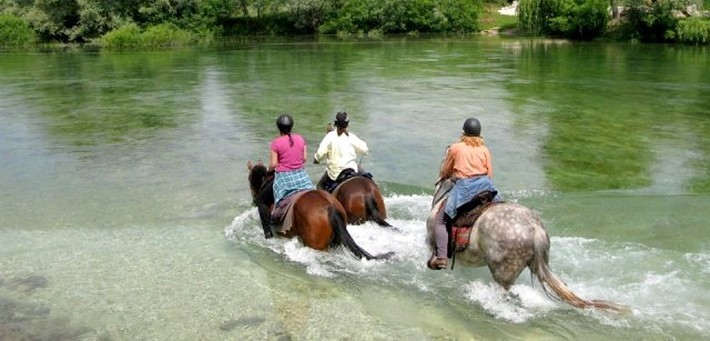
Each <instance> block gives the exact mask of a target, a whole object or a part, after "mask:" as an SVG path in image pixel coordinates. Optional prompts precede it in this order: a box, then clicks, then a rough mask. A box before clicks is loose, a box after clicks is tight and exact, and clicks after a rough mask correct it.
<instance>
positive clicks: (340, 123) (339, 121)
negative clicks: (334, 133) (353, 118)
mask: <svg viewBox="0 0 710 341" xmlns="http://www.w3.org/2000/svg"><path fill="white" fill-rule="evenodd" d="M348 123H350V119H349V118H348V113H346V112H345V111H340V112H338V113H337V114H335V126H336V127H338V128H343V129H345V128H347V127H348Z"/></svg>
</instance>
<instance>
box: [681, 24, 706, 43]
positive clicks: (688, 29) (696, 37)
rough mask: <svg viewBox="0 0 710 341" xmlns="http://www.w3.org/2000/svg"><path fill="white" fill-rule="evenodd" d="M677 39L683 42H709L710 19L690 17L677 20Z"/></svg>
mask: <svg viewBox="0 0 710 341" xmlns="http://www.w3.org/2000/svg"><path fill="white" fill-rule="evenodd" d="M676 32H677V39H678V41H679V42H681V43H685V44H709V43H710V19H703V18H699V17H692V18H688V19H684V20H680V21H678V26H676Z"/></svg>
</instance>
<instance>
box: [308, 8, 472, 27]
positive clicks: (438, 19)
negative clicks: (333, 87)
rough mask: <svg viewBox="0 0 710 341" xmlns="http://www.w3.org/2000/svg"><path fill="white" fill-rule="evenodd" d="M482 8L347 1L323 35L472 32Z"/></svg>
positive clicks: (327, 20)
mask: <svg viewBox="0 0 710 341" xmlns="http://www.w3.org/2000/svg"><path fill="white" fill-rule="evenodd" d="M479 11H480V5H479V3H478V2H477V1H471V0H440V1H434V0H344V1H343V4H342V7H340V8H339V9H338V10H336V11H333V12H331V14H330V16H329V17H328V18H327V19H326V20H325V22H324V23H323V25H321V26H320V28H319V31H320V32H321V33H339V34H347V33H356V32H360V31H362V32H369V31H372V30H376V31H378V32H382V33H383V34H386V33H411V32H473V31H476V30H477V29H478V13H479Z"/></svg>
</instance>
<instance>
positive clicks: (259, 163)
mask: <svg viewBox="0 0 710 341" xmlns="http://www.w3.org/2000/svg"><path fill="white" fill-rule="evenodd" d="M256 165H257V166H263V165H264V162H262V161H261V159H259V161H257V162H256Z"/></svg>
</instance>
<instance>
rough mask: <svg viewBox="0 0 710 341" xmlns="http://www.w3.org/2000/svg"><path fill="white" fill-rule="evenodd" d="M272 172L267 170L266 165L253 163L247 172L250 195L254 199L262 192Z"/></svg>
mask: <svg viewBox="0 0 710 341" xmlns="http://www.w3.org/2000/svg"><path fill="white" fill-rule="evenodd" d="M272 178H273V172H269V171H268V170H267V169H266V166H264V165H263V164H261V163H259V164H256V165H254V166H253V167H252V168H251V171H250V172H249V188H251V191H252V195H253V197H254V200H255V201H256V200H257V198H258V197H260V196H261V193H263V192H264V187H265V186H266V185H267V184H268V183H269V182H270V180H272Z"/></svg>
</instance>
